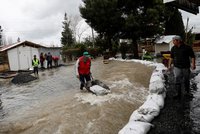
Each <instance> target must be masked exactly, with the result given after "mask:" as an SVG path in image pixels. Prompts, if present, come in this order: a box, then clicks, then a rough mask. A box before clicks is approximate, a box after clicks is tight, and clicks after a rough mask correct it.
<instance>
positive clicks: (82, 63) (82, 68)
mask: <svg viewBox="0 0 200 134" xmlns="http://www.w3.org/2000/svg"><path fill="white" fill-rule="evenodd" d="M75 67H76V76H77V78H79V80H80V82H81V84H80V89H81V90H83V87H85V88H86V89H87V90H88V91H89V92H91V90H90V86H91V76H90V75H91V74H90V68H91V59H90V55H89V53H88V52H84V53H83V56H81V57H80V58H78V60H77V61H76V66H75Z"/></svg>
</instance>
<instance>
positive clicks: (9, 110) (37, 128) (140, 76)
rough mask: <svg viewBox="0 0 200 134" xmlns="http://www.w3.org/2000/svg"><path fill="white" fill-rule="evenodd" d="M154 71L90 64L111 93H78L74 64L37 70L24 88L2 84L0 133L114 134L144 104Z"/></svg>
mask: <svg viewBox="0 0 200 134" xmlns="http://www.w3.org/2000/svg"><path fill="white" fill-rule="evenodd" d="M152 71H153V68H152V67H147V66H145V65H142V64H140V63H133V62H120V61H110V62H109V64H103V62H102V59H101V58H99V59H97V60H93V62H92V75H93V77H94V78H95V79H98V80H101V81H102V82H104V83H105V84H107V85H108V86H109V87H110V89H111V93H110V94H108V95H104V96H96V95H93V94H91V93H88V92H86V91H80V89H79V81H78V79H77V78H76V76H75V73H74V72H75V71H74V66H73V65H69V66H62V67H59V68H54V69H51V70H45V71H43V72H42V71H40V72H39V75H40V78H39V79H37V80H35V81H32V82H29V83H27V84H23V85H14V84H11V83H10V80H0V86H1V87H0V93H1V94H2V95H1V100H2V108H1V110H0V134H51V133H52V134H53V133H54V134H80V133H81V134H89V133H90V134H94V133H95V134H116V133H118V131H119V130H120V129H122V128H123V126H124V125H125V124H126V123H127V122H128V120H129V117H130V115H131V113H132V112H133V111H134V110H135V109H137V108H138V107H139V106H140V105H141V104H143V102H144V101H145V98H146V96H147V95H148V86H149V80H150V77H151V73H152Z"/></svg>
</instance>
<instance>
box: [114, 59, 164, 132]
mask: <svg viewBox="0 0 200 134" xmlns="http://www.w3.org/2000/svg"><path fill="white" fill-rule="evenodd" d="M145 64H146V62H145ZM150 64H151V65H152V63H150ZM155 66H156V68H155V70H154V71H153V73H152V76H151V79H150V84H149V95H148V96H147V99H146V101H145V102H144V104H143V105H142V106H140V107H139V108H138V109H137V110H135V111H134V112H133V113H132V115H131V116H130V118H129V122H128V123H127V124H126V125H125V126H124V127H123V128H122V129H121V130H120V131H119V133H118V134H146V133H147V132H148V131H149V130H150V129H151V127H153V125H152V124H151V123H150V122H151V121H152V120H153V119H154V118H155V117H156V116H158V115H159V113H160V110H161V109H162V108H163V107H164V99H165V97H166V88H165V78H164V74H163V73H164V72H165V71H166V67H165V66H164V65H163V64H161V63H157V64H155Z"/></svg>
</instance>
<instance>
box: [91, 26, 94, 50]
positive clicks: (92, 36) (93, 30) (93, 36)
mask: <svg viewBox="0 0 200 134" xmlns="http://www.w3.org/2000/svg"><path fill="white" fill-rule="evenodd" d="M91 29H92V45H93V48H94V30H93V28H91Z"/></svg>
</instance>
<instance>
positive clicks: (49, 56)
mask: <svg viewBox="0 0 200 134" xmlns="http://www.w3.org/2000/svg"><path fill="white" fill-rule="evenodd" d="M46 60H47V68H48V69H49V68H52V55H51V53H50V52H48V54H47V56H46Z"/></svg>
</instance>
